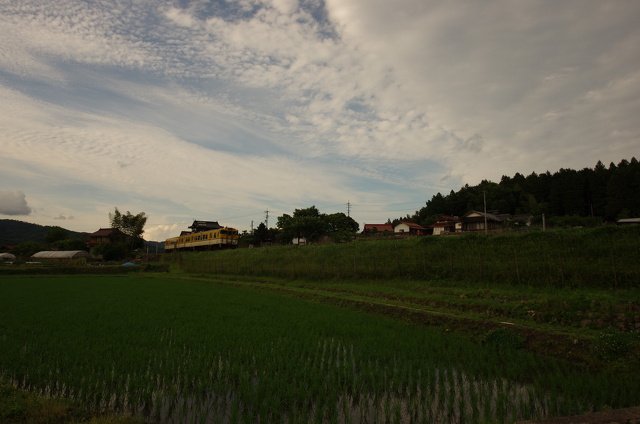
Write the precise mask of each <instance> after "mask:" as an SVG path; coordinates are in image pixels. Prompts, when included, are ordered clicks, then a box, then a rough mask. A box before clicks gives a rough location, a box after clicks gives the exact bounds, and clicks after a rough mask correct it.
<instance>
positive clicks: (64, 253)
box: [31, 250, 91, 259]
mask: <svg viewBox="0 0 640 424" xmlns="http://www.w3.org/2000/svg"><path fill="white" fill-rule="evenodd" d="M90 257H91V255H90V254H89V252H87V251H84V250H43V251H42V252H38V253H35V254H34V255H32V256H31V259H78V258H90Z"/></svg>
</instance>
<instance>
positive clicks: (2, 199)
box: [0, 191, 31, 215]
mask: <svg viewBox="0 0 640 424" xmlns="http://www.w3.org/2000/svg"><path fill="white" fill-rule="evenodd" d="M30 213H31V208H30V207H29V205H27V198H26V196H25V194H24V193H23V192H22V191H15V192H13V191H0V215H29V214H30Z"/></svg>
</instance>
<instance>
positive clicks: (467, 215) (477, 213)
mask: <svg viewBox="0 0 640 424" xmlns="http://www.w3.org/2000/svg"><path fill="white" fill-rule="evenodd" d="M474 215H475V216H474ZM485 216H486V218H487V221H495V222H502V221H503V219H501V218H500V217H498V216H496V215H494V214H492V213H488V212H487V213H486V214H485V213H484V212H480V211H475V210H471V211H469V212H467V213H465V214H464V215H462V216H461V217H460V221H466V222H471V221H477V220H480V219H481V220H484V218H485Z"/></svg>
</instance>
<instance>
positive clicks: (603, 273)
mask: <svg viewBox="0 0 640 424" xmlns="http://www.w3.org/2000/svg"><path fill="white" fill-rule="evenodd" d="M638 257H640V227H637V226H636V227H601V228H596V229H572V230H554V231H547V232H542V231H536V232H529V233H524V234H505V235H484V234H469V235H460V236H448V237H443V236H425V237H416V238H411V239H405V240H396V239H392V240H377V241H357V242H351V243H342V244H323V245H311V246H281V247H268V248H253V249H238V250H235V251H225V252H186V253H181V254H171V255H166V256H165V260H166V261H169V262H174V263H177V264H179V266H180V267H181V268H182V269H183V270H185V271H187V272H194V273H219V274H235V275H244V276H256V277H259V276H265V277H279V278H287V279H298V278H300V279H306V280H327V279H343V280H345V279H370V280H376V279H379V280H386V279H397V278H403V279H415V280H425V279H427V280H428V279H431V280H433V279H438V280H456V281H466V282H470V283H478V284H481V285H482V284H492V283H500V284H512V285H526V286H534V287H583V288H614V289H615V288H631V287H638V285H639V283H640V261H638V260H637V258H638Z"/></svg>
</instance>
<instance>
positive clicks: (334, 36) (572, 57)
mask: <svg viewBox="0 0 640 424" xmlns="http://www.w3.org/2000/svg"><path fill="white" fill-rule="evenodd" d="M638 22H640V2H638V1H634V0H607V1H602V0H520V1H513V0H484V1H470V0H469V1H466V0H461V1H455V2H452V1H436V0H394V1H388V0H349V1H344V0H210V1H205V0H165V1H157V0H134V1H132V0H126V1H125V0H84V1H83V0H56V1H50V0H0V40H1V42H0V218H1V219H16V220H21V221H26V222H32V223H36V224H41V225H54V226H61V227H63V228H67V229H70V230H74V231H82V232H94V231H97V230H98V229H99V228H106V227H109V213H110V212H113V211H114V210H115V208H118V210H120V211H121V212H123V213H125V212H126V211H130V212H131V213H132V214H134V215H135V214H137V213H139V212H144V213H145V214H146V215H147V216H148V221H147V225H146V227H145V234H144V238H145V239H146V240H164V239H165V238H167V237H170V236H174V235H177V234H179V232H180V231H182V230H186V229H187V227H188V226H189V225H190V224H191V223H192V222H193V220H194V219H197V220H209V221H218V222H219V223H220V224H222V225H227V226H233V227H235V228H238V229H239V230H241V231H242V230H247V231H250V230H251V228H252V226H253V228H255V227H257V226H258V225H259V224H260V223H261V222H265V221H266V222H267V223H268V225H269V227H273V226H275V224H276V220H277V217H278V216H281V215H283V214H285V213H286V214H290V215H291V214H293V211H294V210H295V209H300V208H307V207H310V206H312V205H314V206H316V207H317V208H318V209H319V210H320V212H322V213H335V212H344V213H348V214H349V215H350V216H351V217H352V218H354V219H355V220H356V221H357V222H358V223H359V224H360V228H362V227H363V225H364V224H365V223H384V222H386V221H387V219H389V218H390V219H394V218H398V217H402V216H406V215H407V214H413V213H414V212H415V211H417V210H419V209H420V208H421V207H423V206H424V205H425V203H426V201H428V200H429V199H431V197H432V196H433V195H435V194H437V193H438V192H440V193H442V194H448V193H449V192H450V191H451V190H454V191H457V190H459V189H460V188H461V187H462V186H464V185H465V184H469V185H477V184H479V183H480V182H481V181H482V180H485V179H486V180H490V181H494V182H499V181H500V178H501V177H502V176H503V175H507V176H513V175H514V174H515V173H517V172H519V173H521V174H523V175H529V174H530V173H532V172H537V173H543V172H546V171H550V172H552V173H553V172H556V171H558V170H559V169H560V168H571V169H582V168H593V167H594V166H595V164H596V163H597V162H598V161H599V160H601V161H602V162H603V163H605V164H606V165H608V164H609V163H610V162H614V163H618V162H619V161H620V160H622V159H631V157H634V156H635V157H638V153H639V152H640V150H639V147H640V119H639V117H640V49H639V48H638V46H640V25H638Z"/></svg>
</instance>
